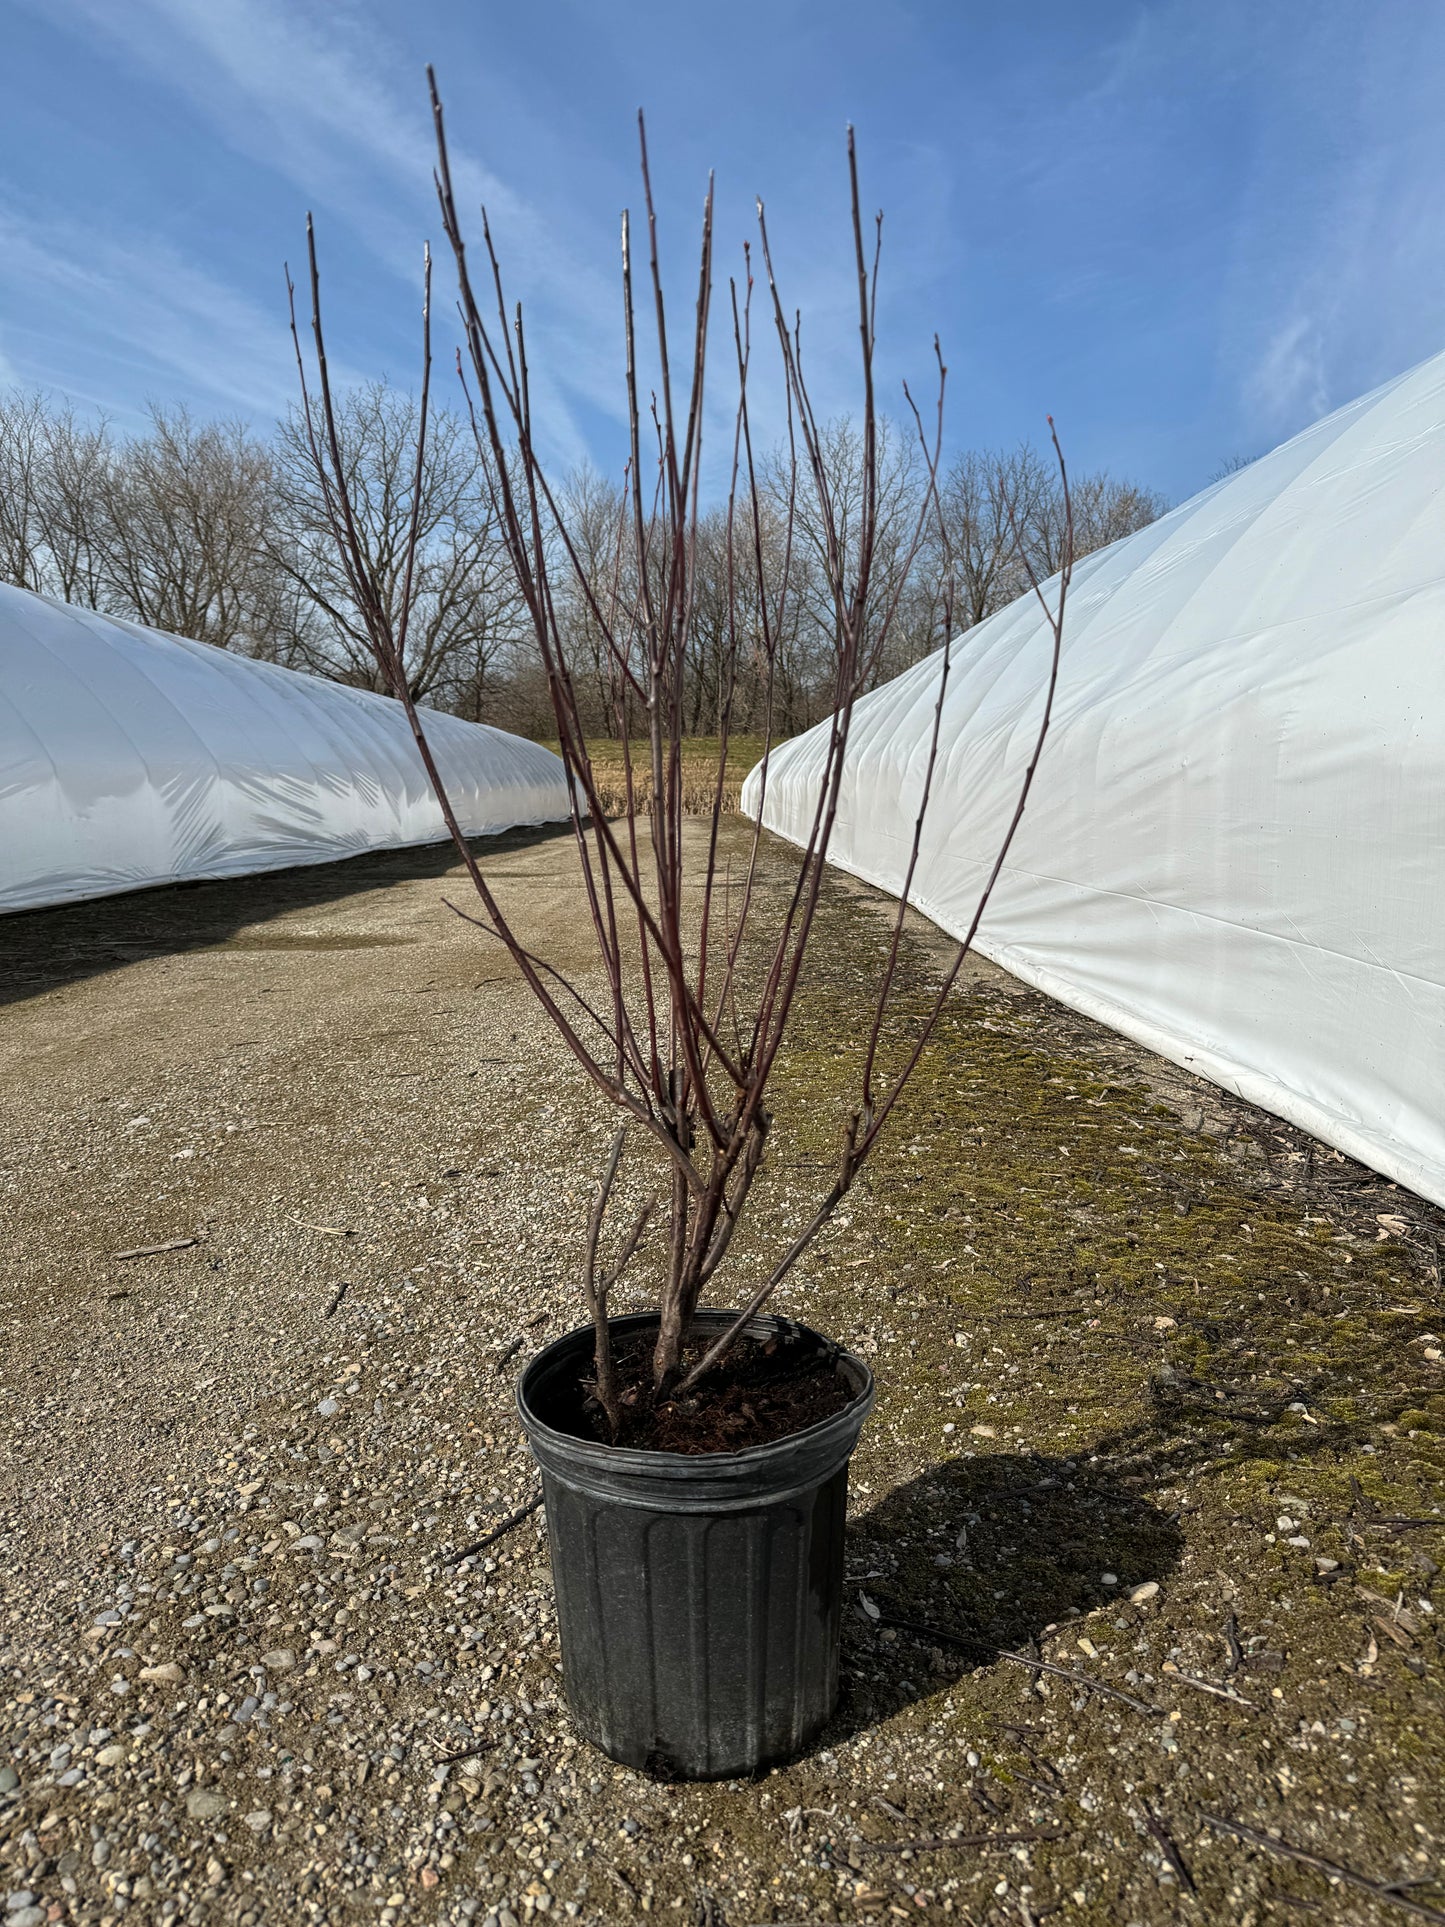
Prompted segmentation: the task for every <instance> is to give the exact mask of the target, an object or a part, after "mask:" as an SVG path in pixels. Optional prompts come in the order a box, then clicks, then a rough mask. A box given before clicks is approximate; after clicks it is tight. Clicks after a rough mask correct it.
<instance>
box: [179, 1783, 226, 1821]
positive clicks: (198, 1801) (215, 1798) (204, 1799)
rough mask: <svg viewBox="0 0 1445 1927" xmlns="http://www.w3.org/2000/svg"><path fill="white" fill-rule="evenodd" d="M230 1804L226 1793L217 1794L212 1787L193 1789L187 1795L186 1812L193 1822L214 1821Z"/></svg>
mask: <svg viewBox="0 0 1445 1927" xmlns="http://www.w3.org/2000/svg"><path fill="white" fill-rule="evenodd" d="M230 1804H231V1802H230V1801H229V1800H228V1799H227V1798H226V1796H225V1794H224V1793H216V1792H215V1791H214V1790H213V1789H212V1788H210V1787H203V1786H198V1787H193V1788H192V1789H191V1791H190V1792H189V1793H188V1794H187V1795H186V1812H187V1813H188V1814H190V1816H191V1818H192V1819H193V1820H214V1819H215V1818H216V1816H217V1815H218V1814H221V1813H224V1812H225V1811H226V1808H227V1807H228V1806H229V1805H230Z"/></svg>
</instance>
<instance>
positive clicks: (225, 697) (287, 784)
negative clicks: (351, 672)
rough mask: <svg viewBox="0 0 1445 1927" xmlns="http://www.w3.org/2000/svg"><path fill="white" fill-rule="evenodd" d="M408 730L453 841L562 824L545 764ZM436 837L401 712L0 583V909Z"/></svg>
mask: <svg viewBox="0 0 1445 1927" xmlns="http://www.w3.org/2000/svg"><path fill="white" fill-rule="evenodd" d="M424 716H425V723H426V729H427V735H428V738H429V740H430V742H431V744H432V748H433V752H434V754H435V756H436V759H437V764H438V767H439V768H440V770H441V773H442V778H443V781H444V782H445V783H446V784H447V786H448V789H449V792H450V795H451V798H452V802H453V804H454V806H455V808H456V811H457V815H458V817H459V819H460V821H461V824H462V828H463V829H464V830H465V831H466V832H467V833H468V834H469V835H472V836H481V835H484V834H485V833H487V832H489V831H495V830H504V829H509V828H511V827H512V826H513V825H516V824H522V823H550V822H554V821H556V820H558V819H559V818H562V817H565V816H566V815H567V796H566V789H565V786H564V782H563V776H562V764H561V762H560V761H559V759H558V758H557V757H555V756H553V755H552V754H551V752H550V751H549V750H546V749H543V748H542V747H541V745H540V744H537V743H529V742H526V741H524V740H523V739H522V738H520V737H517V736H509V735H507V734H506V733H505V732H504V731H503V730H499V729H488V728H486V727H483V726H482V725H479V724H476V723H465V722H461V721H460V720H458V718H456V717H455V716H444V715H440V714H436V713H434V712H431V711H426V712H424ZM445 835H446V830H445V826H444V825H443V823H442V819H441V812H440V810H439V809H438V807H437V804H436V801H435V799H434V797H433V796H432V793H431V790H430V788H429V786H428V783H427V780H426V774H425V771H424V770H423V768H422V763H421V758H420V756H419V755H418V753H417V749H416V745H415V744H414V742H413V741H412V738H411V732H410V729H409V728H408V726H407V721H406V717H405V714H404V713H403V711H402V709H401V706H400V704H398V703H395V702H392V701H389V700H388V699H387V698H385V697H382V696H375V695H372V694H371V693H370V692H369V691H366V690H360V689H347V688H343V687H342V686H341V685H340V684H338V683H331V682H323V681H322V680H320V679H319V678H318V677H315V676H305V675H300V674H298V673H296V672H295V671H294V670H290V669H278V668H276V667H274V666H273V665H272V664H269V663H262V662H254V661H252V660H251V659H250V658H249V657H246V656H240V655H233V654H231V653H230V652H228V651H227V650H224V649H216V648H212V647H211V646H210V645H209V644H207V643H203V642H187V641H185V640H183V639H182V638H181V637H179V636H168V635H163V634H161V633H160V632H159V631H158V630H154V629H145V628H142V627H141V626H140V625H139V624H138V623H132V622H121V621H116V620H112V619H111V618H110V617H107V616H100V615H94V614H92V613H91V612H90V611H89V610H86V609H76V608H72V607H69V606H68V605H66V604H62V603H57V602H50V601H47V600H46V599H45V598H44V597H42V596H35V595H30V594H28V593H27V592H26V591H25V590H23V589H15V588H9V587H6V586H4V585H0V911H4V910H24V909H30V908H32V907H35V906H38V905H42V904H52V903H66V902H70V901H73V900H74V899H76V898H79V897H98V896H106V895H108V894H110V893H112V892H114V891H117V890H135V889H139V888H141V887H142V886H144V885H146V884H153V883H174V882H178V881H180V880H182V879H189V878H197V877H231V876H242V875H245V874H247V873H248V872H251V871H257V870H279V869H286V868H289V867H291V866H292V865H295V864H301V863H330V862H333V861H334V860H336V859H337V858H339V857H349V856H356V855H358V854H359V853H360V852H362V851H364V850H383V849H396V848H399V847H401V846H402V845H405V844H412V843H435V842H438V841H440V840H441V839H442V838H443V837H444V836H445Z"/></svg>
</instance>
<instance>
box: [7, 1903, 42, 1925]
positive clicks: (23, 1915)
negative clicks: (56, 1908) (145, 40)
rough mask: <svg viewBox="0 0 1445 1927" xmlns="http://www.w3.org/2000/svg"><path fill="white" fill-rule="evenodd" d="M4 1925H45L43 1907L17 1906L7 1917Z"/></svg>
mask: <svg viewBox="0 0 1445 1927" xmlns="http://www.w3.org/2000/svg"><path fill="white" fill-rule="evenodd" d="M5 1927H45V1909H44V1908H43V1907H20V1908H17V1909H16V1911H15V1912H14V1913H13V1914H10V1915H9V1916H8V1917H7V1919H6V1923H5Z"/></svg>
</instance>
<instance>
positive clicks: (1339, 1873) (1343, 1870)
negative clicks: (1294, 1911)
mask: <svg viewBox="0 0 1445 1927" xmlns="http://www.w3.org/2000/svg"><path fill="white" fill-rule="evenodd" d="M1199 1817H1200V1819H1201V1820H1203V1821H1204V1823H1205V1825H1206V1826H1210V1827H1213V1828H1214V1829H1215V1830H1216V1832H1219V1833H1232V1834H1233V1835H1234V1836H1235V1838H1236V1839H1238V1840H1244V1841H1247V1842H1248V1843H1249V1845H1250V1846H1252V1847H1263V1848H1264V1850H1265V1852H1266V1853H1277V1854H1278V1855H1279V1856H1280V1858H1281V1859H1282V1860H1294V1861H1297V1862H1298V1863H1299V1865H1300V1866H1302V1867H1313V1868H1314V1869H1315V1870H1316V1872H1317V1873H1322V1874H1327V1875H1328V1876H1329V1878H1330V1879H1331V1880H1343V1881H1344V1883H1345V1885H1346V1886H1347V1887H1358V1888H1359V1889H1360V1891H1361V1892H1362V1893H1367V1894H1373V1895H1374V1896H1375V1898H1376V1900H1385V1901H1388V1902H1389V1903H1390V1905H1391V1906H1392V1907H1402V1908H1403V1909H1404V1910H1405V1912H1406V1913H1410V1914H1414V1915H1415V1916H1416V1918H1417V1919H1419V1920H1436V1921H1441V1922H1445V1913H1442V1912H1441V1911H1440V1909H1439V1908H1438V1907H1427V1906H1426V1904H1425V1902H1424V1901H1423V1900H1411V1899H1410V1898H1409V1896H1408V1895H1406V1894H1402V1893H1401V1892H1400V1890H1399V1888H1398V1886H1392V1885H1390V1884H1389V1883H1388V1882H1387V1881H1383V1880H1371V1879H1370V1877H1369V1876H1368V1874H1362V1873H1356V1872H1355V1870H1354V1868H1353V1867H1346V1866H1344V1865H1342V1864H1341V1862H1340V1861H1338V1860H1326V1859H1325V1857H1324V1855H1323V1854H1321V1853H1311V1852H1310V1851H1309V1850H1308V1848H1306V1847H1292V1846H1291V1845H1290V1843H1289V1842H1288V1841H1287V1840H1276V1839H1274V1838H1273V1836H1272V1835H1270V1834H1268V1833H1261V1832H1260V1830H1259V1828H1258V1827H1247V1826H1245V1824H1244V1822H1243V1821H1242V1820H1226V1819H1223V1818H1222V1817H1221V1816H1220V1815H1219V1814H1216V1813H1201V1814H1200V1816H1199Z"/></svg>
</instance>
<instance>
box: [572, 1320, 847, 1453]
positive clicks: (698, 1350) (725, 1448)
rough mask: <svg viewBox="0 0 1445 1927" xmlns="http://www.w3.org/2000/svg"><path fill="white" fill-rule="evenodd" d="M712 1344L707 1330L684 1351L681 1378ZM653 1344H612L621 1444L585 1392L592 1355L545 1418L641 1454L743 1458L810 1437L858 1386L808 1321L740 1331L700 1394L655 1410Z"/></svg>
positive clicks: (639, 1337)
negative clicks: (758, 1332)
mask: <svg viewBox="0 0 1445 1927" xmlns="http://www.w3.org/2000/svg"><path fill="white" fill-rule="evenodd" d="M712 1338H713V1334H712V1333H711V1332H709V1333H708V1335H707V1337H706V1338H704V1339H701V1340H697V1341H694V1342H693V1343H692V1344H690V1345H689V1346H688V1347H687V1348H686V1350H685V1351H684V1354H683V1371H684V1374H685V1373H686V1372H687V1370H688V1369H689V1368H690V1367H691V1366H692V1365H693V1364H694V1363H695V1362H696V1360H697V1359H699V1358H700V1357H701V1356H702V1354H703V1351H704V1349H705V1348H706V1346H707V1345H708V1344H710V1343H711V1342H712ZM652 1339H653V1335H652V1334H651V1333H649V1332H645V1331H643V1332H637V1333H634V1334H632V1335H630V1336H628V1337H626V1338H623V1339H620V1340H619V1341H618V1343H617V1344H616V1346H615V1353H614V1363H615V1369H616V1374H617V1384H618V1390H619V1392H620V1393H621V1402H622V1428H621V1432H620V1435H619V1436H618V1437H617V1438H616V1439H613V1438H612V1437H611V1435H610V1433H609V1431H608V1427H607V1422H606V1420H605V1418H604V1417H603V1415H602V1413H601V1412H600V1411H599V1409H598V1407H597V1405H596V1402H595V1401H594V1400H593V1399H591V1398H590V1396H589V1393H588V1386H589V1384H590V1380H591V1372H592V1361H591V1358H590V1356H589V1357H588V1358H587V1359H586V1360H585V1361H584V1362H583V1367H582V1370H581V1372H580V1373H579V1376H578V1378H577V1381H576V1383H575V1385H574V1386H572V1387H571V1388H568V1387H566V1386H558V1387H557V1389H556V1392H555V1393H554V1396H553V1398H552V1399H551V1400H550V1401H549V1408H548V1410H547V1411H546V1412H545V1413H543V1414H542V1416H544V1417H545V1418H546V1421H547V1423H548V1424H549V1425H552V1426H555V1427H556V1429H557V1430H558V1431H559V1432H568V1433H570V1434H571V1435H572V1436H573V1437H574V1438H579V1439H595V1440H596V1441H597V1442H598V1444H601V1445H613V1444H615V1445H621V1446H630V1447H631V1448H632V1449H633V1450H635V1451H639V1452H682V1453H689V1454H691V1453H702V1452H741V1451H744V1450H746V1448H747V1447H748V1446H752V1445H770V1444H772V1443H773V1441H774V1440H775V1439H786V1438H790V1437H791V1436H792V1434H793V1433H794V1432H805V1431H806V1430H807V1429H808V1427H809V1426H810V1425H816V1424H818V1423H819V1421H820V1420H822V1419H825V1418H831V1417H832V1416H833V1414H834V1413H835V1412H841V1411H842V1409H843V1407H844V1406H845V1405H847V1404H849V1403H850V1402H851V1401H852V1400H853V1399H854V1398H856V1397H857V1388H856V1386H853V1385H850V1384H849V1382H848V1380H847V1379H846V1378H844V1377H842V1376H841V1375H840V1374H839V1371H838V1359H839V1356H840V1353H839V1350H838V1347H837V1346H836V1345H832V1344H829V1343H828V1341H827V1340H826V1339H824V1338H820V1337H819V1336H818V1334H817V1333H816V1332H812V1331H809V1330H808V1329H807V1327H806V1326H804V1325H791V1326H786V1327H785V1328H784V1329H782V1330H781V1331H778V1332H773V1333H771V1334H768V1335H765V1336H760V1337H757V1338H752V1337H749V1336H747V1335H746V1334H744V1336H743V1337H742V1338H740V1339H739V1340H738V1343H737V1344H736V1345H735V1346H734V1348H733V1350H732V1351H731V1352H730V1353H729V1354H728V1356H727V1357H726V1358H724V1359H723V1360H722V1362H721V1363H720V1364H719V1365H718V1366H717V1367H716V1368H715V1369H714V1370H713V1371H711V1372H709V1373H708V1375H707V1377H706V1378H704V1379H701V1380H700V1381H699V1382H698V1385H697V1387H696V1389H695V1390H693V1391H692V1392H689V1393H687V1394H686V1395H685V1396H683V1397H681V1398H673V1399H668V1400H666V1401H665V1402H664V1403H663V1404H661V1405H658V1406H654V1405H653V1404H652Z"/></svg>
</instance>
